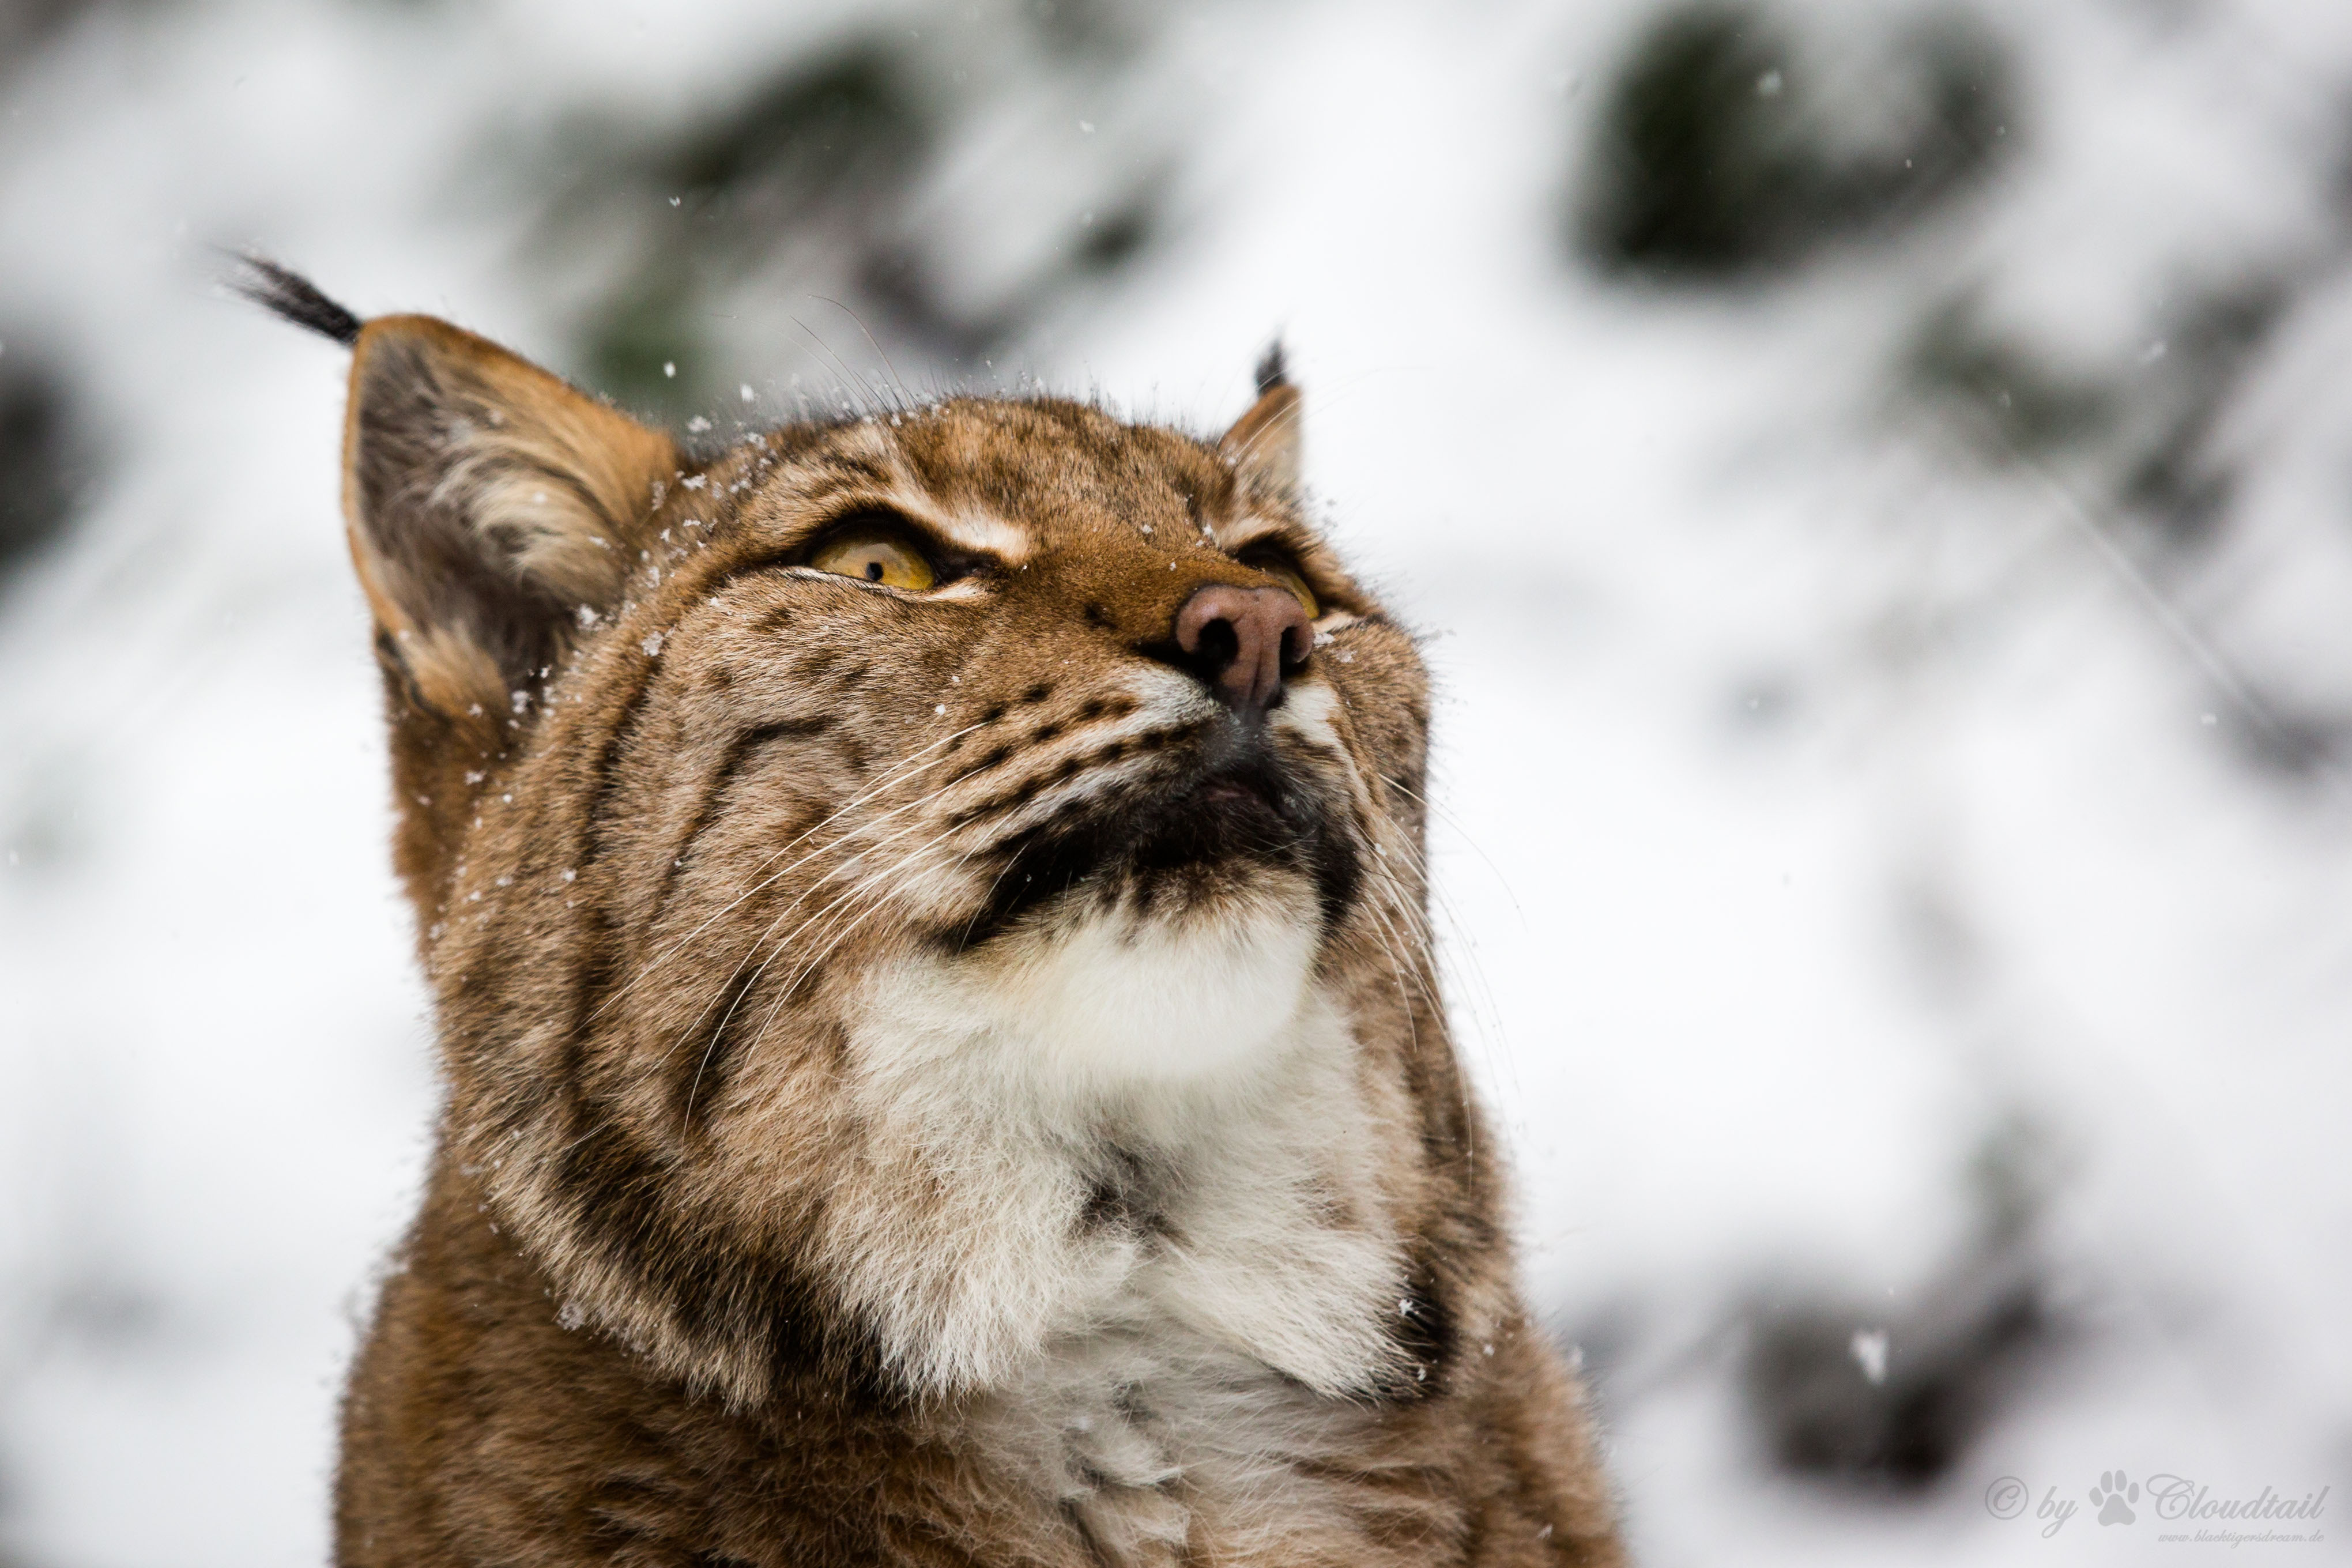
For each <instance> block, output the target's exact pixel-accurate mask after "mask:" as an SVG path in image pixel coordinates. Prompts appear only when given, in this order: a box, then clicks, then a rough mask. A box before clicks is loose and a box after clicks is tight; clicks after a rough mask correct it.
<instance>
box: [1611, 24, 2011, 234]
mask: <svg viewBox="0 0 2352 1568" xmlns="http://www.w3.org/2000/svg"><path fill="white" fill-rule="evenodd" d="M1840 42H1841V43H1842V44H1843V45H1844V46H1845V47H1848V48H1850V49H1852V50H1854V51H1855V55H1854V58H1850V59H1848V60H1847V61H1846V62H1845V63H1846V64H1848V65H1850V66H1853V67H1857V68H1855V69H1849V70H1844V71H1841V72H1829V71H1825V70H1823V69H1822V68H1821V65H1820V62H1822V61H1823V60H1834V59H1835V58H1836V56H1835V54H1834V52H1833V50H1832V48H1831V47H1828V46H1827V45H1826V43H1825V42H1824V43H1822V47H1814V48H1811V49H1807V48H1801V47H1798V45H1799V40H1798V39H1797V38H1796V37H1795V36H1794V35H1792V34H1791V33H1790V32H1789V31H1787V30H1786V29H1785V28H1784V27H1783V26H1782V25H1781V24H1780V22H1779V21H1778V20H1777V19H1776V18H1775V17H1774V16H1773V15H1772V14H1771V13H1770V12H1769V11H1767V10H1766V9H1764V8H1763V7H1761V6H1757V5H1726V4H1704V5H1690V6H1685V7H1681V8H1677V9H1674V10H1670V11H1668V12H1666V13H1665V14H1664V15H1663V16H1660V17H1659V18H1658V19H1657V20H1656V21H1655V22H1654V23H1653V24H1652V26H1650V28H1649V30H1648V31H1647V32H1645V33H1643V35H1642V36H1641V37H1639V38H1638V40H1637V41H1636V42H1635V44H1634V46H1633V49H1632V51H1631V53H1630V54H1629V56H1628V57H1627V58H1626V60H1625V63H1624V65H1623V66H1622V68H1621V69H1620V70H1619V71H1618V73H1617V75H1616V78H1615V79H1614V81H1613V83H1612V86H1611V87H1610V89H1609V90H1608V92H1607V93H1606V94H1605V96H1604V99H1603V102H1602V107H1601V118H1600V122H1599V124H1598V125H1597V126H1596V127H1595V128H1594V132H1593V137H1592V151H1591V158H1590V160H1589V163H1588V166H1587V168H1586V170H1585V172H1584V183H1583V188H1582V191H1581V194H1580V201H1579V202H1578V203H1577V205H1576V207H1575V210H1574V212H1573V214H1572V216H1571V220H1570V239H1571V241H1572V244H1573V246H1574V247H1575V248H1576V250H1577V251H1578V252H1579V253H1580V254H1581V255H1582V256H1583V257H1584V258H1586V259H1587V260H1588V261H1589V262H1590V263H1591V265H1592V266H1594V267H1596V268H1599V269H1600V270H1601V271H1602V272H1604V273H1609V274H1612V275H1625V274H1638V275H1644V276H1656V277H1664V278H1675V279H1690V280H1695V281H1723V280H1730V279H1743V278H1749V277H1754V276H1758V275H1761V274H1768V273H1771V272H1775V271H1780V270H1784V269H1787V268H1791V267H1794V266H1796V265H1798V264H1799V263H1801V262H1802V261H1804V260H1806V259H1807V258H1810V257H1811V256H1813V255H1814V254H1816V253H1817V252H1819V251H1821V250H1822V248H1823V247H1826V246H1828V245H1830V244H1831V243H1832V242H1834V241H1838V240H1846V239H1853V238H1858V237H1868V236H1871V235H1874V234H1883V233H1887V232H1891V231H1892V230H1894V229H1895V228H1897V227H1899V226H1901V225H1902V224H1904V223H1905V222H1906V221H1908V220H1909V219H1912V218H1914V217H1916V216H1920V215H1921V214H1923V213H1925V212H1927V211H1928V210H1930V209H1931V208H1933V207H1934V206H1935V205H1937V204H1938V203H1940V202H1942V201H1944V200H1945V199H1947V198H1948V197H1949V196H1951V195H1954V194H1955V193H1957V192H1958V191H1960V190H1961V189H1963V188H1965V187H1966V186H1968V185H1969V184H1971V183H1972V182H1974V181H1976V180H1978V179H1979V178H1981V177H1982V176H1983V175H1984V174H1986V173H1987V172H1988V171H1989V170H1990V169H1991V168H1992V167H1993V166H1994V164H1995V163H1996V162H1997V158H1998V154H1999V153H2000V150H2001V149H2002V147H2003V146H2004V145H2005V143H2006V141H2007V139H2008V137H2009V135H2010V134H2011V131H2010V127H2011V123H2012V121H2013V118H2014V115H2015V102H2014V100H2015V96H2016V95H2015V91H2014V87H2013V82H2012V72H2011V66H2010V63H2009V58H2008V55H2007V53H2006V51H2005V50H2003V49H2002V48H2001V47H2000V44H1999V43H1998V41H1997V40H1995V39H1994V38H1993V37H1991V35H1990V34H1989V33H1988V32H1987V31H1986V30H1985V29H1984V28H1983V27H1982V26H1981V25H1979V24H1977V23H1975V22H1973V21H1969V20H1967V19H1965V18H1961V17H1958V16H1954V17H1949V18H1946V19H1944V20H1941V21H1939V22H1937V23H1934V24H1932V25H1923V26H1914V27H1911V28H1909V29H1906V30H1905V31H1903V32H1901V33H1899V34H1897V35H1895V36H1893V37H1887V38H1885V39H1880V40H1870V42H1873V43H1875V44H1877V45H1880V46H1882V48H1883V53H1882V54H1874V55H1872V56H1870V57H1869V58H1863V57H1862V56H1861V54H1860V50H1861V48H1862V45H1863V43H1864V40H1858V39H1853V38H1848V39H1843V40H1840Z"/></svg>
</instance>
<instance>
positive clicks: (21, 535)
mask: <svg viewBox="0 0 2352 1568" xmlns="http://www.w3.org/2000/svg"><path fill="white" fill-rule="evenodd" d="M92 446H93V443H92V442H91V440H90V439H89V433H88V431H87V428H86V422H85V421H84V420H83V419H82V417H81V416H79V412H78V410H77V408H76V400H75V397H74V394H73V389H72V387H71V385H70V384H68V382H67V380H66V378H65V376H64V374H62V373H61V372H59V371H58V369H57V367H56V365H55V364H54V363H52V362H51V361H49V360H47V359H46V358H45V357H43V356H41V355H38V354H37V353H34V352H32V351H31V350H30V349H28V348H26V347H25V346H24V345H23V344H21V343H20V342H18V341H17V340H16V339H14V338H11V337H9V336H7V335H6V334H5V333H0V576H5V575H6V574H10V573H13V572H15V571H16V570H18V569H20V568H21V567H22V566H23V565H24V564H25V563H26V562H27V561H29V560H31V559H32V558H33V557H34V556H35V555H37V553H38V552H40V550H41V549H42V547H43V546H45V545H47V544H48V543H49V542H52V541H53V540H56V539H57V538H58V537H59V536H60V535H62V534H63V533H64V532H65V531H66V530H67V527H68V524H70V523H71V521H73V514H74V511H75V510H76V507H77V504H78V502H79V497H80V492H81V489H82V487H83V486H84V485H85V484H86V483H87V481H88V479H89V476H90V469H91V467H92V462H91V451H92Z"/></svg>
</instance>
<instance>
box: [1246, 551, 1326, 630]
mask: <svg viewBox="0 0 2352 1568" xmlns="http://www.w3.org/2000/svg"><path fill="white" fill-rule="evenodd" d="M1242 564H1243V565H1244V566H1247V567H1248V568H1250V569H1251V570H1252V571H1254V572H1263V573H1265V574H1266V575H1267V576H1269V577H1271V578H1273V579H1274V580H1275V581H1276V582H1277V583H1279V584H1282V585H1283V586H1284V587H1286V588H1287V589H1289V590H1290V596H1291V597H1292V598H1294V599H1296V600H1297V601H1298V603H1299V605H1301V606H1302V607H1303V608H1305V610H1306V611H1307V619H1308V620H1310V621H1311V620H1313V619H1315V618H1316V617H1317V616H1320V615H1321V614H1322V613H1323V607H1322V606H1321V605H1318V604H1317V603H1316V602H1315V590H1314V589H1312V588H1310V587H1308V586H1307V579H1306V578H1304V577H1302V576H1300V575H1299V574H1298V568H1297V567H1296V566H1293V565H1292V564H1290V563H1288V562H1287V561H1285V560H1283V559H1281V558H1280V557H1279V556H1259V557H1257V558H1256V559H1255V560H1249V561H1244V562H1243V563H1242Z"/></svg>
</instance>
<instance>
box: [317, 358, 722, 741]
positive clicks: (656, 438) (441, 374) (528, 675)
mask: <svg viewBox="0 0 2352 1568" xmlns="http://www.w3.org/2000/svg"><path fill="white" fill-rule="evenodd" d="M676 468H677V451H676V449H675V447H673V446H672V444H671V442H670V439H669V437H667V436H665V435H662V434H660V433H659V432H657V431H653V430H648V429H646V427H645V426H641V425H639V424H637V423H636V422H635V421H634V420H632V419H630V418H628V417H626V416H624V415H622V414H619V413H617V412H615V411H614V410H613V409H612V408H609V407H607V406H605V405H604V404H602V403H599V402H597V401H596V400H595V399H593V398H592V397H589V396H587V395H584V394H583V393H581V392H578V391H576V390H574V389H573V388H572V387H571V386H568V385H566V384H564V383H563V382H562V381H560V380H558V379H557V378H556V377H554V376H552V375H550V374H548V373H547V372H545V371H543V370H541V369H540V368H539V367H538V366H536V365H533V364H530V363H526V362H525V361H523V360H521V359H519V358H517V357H516V356H515V355H513V354H510V353H508V352H507V351H506V350H504V349H502V348H500V347H499V346H498V345H497V344H496V343H493V342H488V340H486V339H483V338H478V337H476V336H475V335H474V334H473V333H471V332H467V331H461V330H460V329H458V328H457V327H453V326H451V325H449V323H447V322H446V321H436V319H434V318H433V317H430V316H380V317H378V318H376V319H375V320H373V321H368V322H366V323H365V324H364V325H361V326H358V327H357V330H356V335H355V337H354V338H353V340H352V382H351V404H350V408H349V410H348V412H347V414H346V416H345V424H344V436H343V510H344V515H345V517H346V519H347V520H348V522H349V527H350V532H351V545H352V561H353V563H354V564H356V565H357V567H358V569H359V575H360V582H361V584H362V586H363V587H364V588H365V589H366V591H367V597H368V604H369V605H370V606H371V608H372V609H373V611H374V614H375V620H376V626H377V628H378V631H379V633H380V634H381V636H380V641H385V642H388V643H389V645H390V646H389V647H387V648H386V652H387V654H388V655H389V656H390V657H391V658H393V659H394V660H396V661H397V663H398V664H399V666H400V667H401V668H402V669H403V670H404V672H405V673H406V676H407V678H408V681H409V684H410V687H411V689H412V698H413V700H415V701H418V702H420V703H422V704H423V705H424V706H425V707H427V708H429V709H431V710H435V711H436V712H437V713H438V714H439V715H440V716H441V717H443V718H445V719H448V720H451V721H456V722H457V724H458V725H459V726H460V727H461V728H462V727H467V726H466V720H467V719H468V718H472V719H481V718H484V717H487V716H488V715H490V714H502V713H507V712H509V709H510V708H511V709H512V710H520V709H521V708H522V707H524V706H525V705H526V704H527V702H528V700H529V698H530V694H531V693H532V692H533V691H534V690H535V689H536V688H537V686H538V684H539V679H540V677H541V674H542V673H543V672H544V671H546V670H547V669H548V668H550V667H551V665H552V664H553V663H554V662H555V660H556V659H557V658H559V657H560V656H561V655H562V651H563V648H564V645H565V638H566V637H567V634H568V633H569V632H570V631H571V630H572V628H573V627H574V626H577V625H579V624H581V621H582V620H583V619H587V620H593V617H594V616H598V615H601V614H603V613H604V612H605V611H606V610H608V609H610V608H611V607H612V606H613V605H614V604H615V603H616V602H617V601H618V599H619V598H620V595H621V591H622V587H623V585H624V584H625V581H626V579H627V576H628V573H629V568H630V567H631V565H632V564H634V563H635V561H636V559H637V551H638V548H639V543H640V540H639V535H640V534H641V533H642V532H643V531H644V524H645V521H646V519H647V518H648V517H649V516H650V515H651V514H652V511H653V508H654V504H655V501H656V495H657V489H658V487H659V486H660V485H661V484H662V483H663V482H664V481H666V480H667V479H669V478H670V477H671V476H672V474H673V473H674V472H675V471H676ZM583 611H585V612H586V615H585V616H583Z"/></svg>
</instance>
